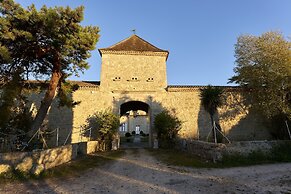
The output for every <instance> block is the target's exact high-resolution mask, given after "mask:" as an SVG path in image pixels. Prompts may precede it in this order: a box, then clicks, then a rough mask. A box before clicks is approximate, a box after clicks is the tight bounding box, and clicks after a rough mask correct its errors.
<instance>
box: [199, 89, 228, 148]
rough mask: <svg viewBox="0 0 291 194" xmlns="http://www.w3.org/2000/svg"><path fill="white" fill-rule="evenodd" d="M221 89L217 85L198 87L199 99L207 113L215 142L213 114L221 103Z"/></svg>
mask: <svg viewBox="0 0 291 194" xmlns="http://www.w3.org/2000/svg"><path fill="white" fill-rule="evenodd" d="M222 94H223V90H222V89H221V88H219V87H214V86H210V85H208V86H207V87H206V88H201V89H200V100H201V104H202V106H203V107H204V109H205V110H206V111H207V112H208V113H209V115H210V119H211V125H212V135H213V136H212V137H213V141H214V142H215V143H216V136H215V125H214V114H215V113H216V112H217V108H218V107H219V106H221V105H222Z"/></svg>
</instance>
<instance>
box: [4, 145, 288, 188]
mask: <svg viewBox="0 0 291 194" xmlns="http://www.w3.org/2000/svg"><path fill="white" fill-rule="evenodd" d="M0 186H1V188H0V193H120V194H121V193H124V194H127V193H209V194H210V193H211V194H212V193H291V163H288V164H274V165H262V166H251V167H239V168H229V169H189V168H181V167H174V166H167V165H165V164H162V163H160V162H158V161H157V160H155V159H154V158H153V157H152V156H150V154H149V153H148V152H147V150H144V149H127V150H126V154H125V155H124V156H123V157H122V158H120V159H118V160H117V161H115V162H113V163H110V164H107V165H105V166H102V167H99V168H94V169H92V170H90V171H88V172H86V173H84V174H82V175H80V176H78V177H72V178H66V179H65V180H64V179H49V180H45V181H31V182H27V183H11V184H6V185H0Z"/></svg>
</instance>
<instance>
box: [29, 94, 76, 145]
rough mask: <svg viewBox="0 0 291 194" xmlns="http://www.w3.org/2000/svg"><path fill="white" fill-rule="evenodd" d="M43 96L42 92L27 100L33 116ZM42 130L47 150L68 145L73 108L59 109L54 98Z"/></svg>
mask: <svg viewBox="0 0 291 194" xmlns="http://www.w3.org/2000/svg"><path fill="white" fill-rule="evenodd" d="M44 94H45V93H44V92H42V93H40V94H39V93H33V94H31V95H30V96H29V98H28V99H29V102H30V104H29V106H30V107H31V108H30V109H31V111H32V112H33V114H34V116H35V115H36V112H37V110H38V108H39V107H40V103H41V100H42V99H43V97H44ZM70 98H72V96H70ZM81 103H82V102H81ZM42 129H43V130H45V131H46V135H45V139H46V141H47V142H46V143H47V145H48V147H49V148H52V147H57V146H62V145H65V144H70V143H71V135H72V134H71V133H72V129H73V108H68V107H59V101H58V99H57V98H55V99H54V101H53V103H52V105H51V107H50V109H49V111H48V115H47V117H46V119H45V120H44V122H43V125H42Z"/></svg>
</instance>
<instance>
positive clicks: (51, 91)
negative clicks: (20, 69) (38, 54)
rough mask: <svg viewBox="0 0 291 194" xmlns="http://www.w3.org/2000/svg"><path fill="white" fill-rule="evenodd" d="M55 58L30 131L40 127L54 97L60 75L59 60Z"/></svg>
mask: <svg viewBox="0 0 291 194" xmlns="http://www.w3.org/2000/svg"><path fill="white" fill-rule="evenodd" d="M55 58H56V59H55V61H54V67H53V71H52V76H51V79H50V82H49V86H48V89H47V91H46V94H45V96H44V98H43V100H42V101H41V105H40V108H39V109H38V111H37V114H36V117H35V119H34V121H33V124H32V127H31V129H32V131H37V130H39V129H40V127H41V125H42V123H43V121H44V119H45V117H46V115H47V112H48V109H49V107H50V106H51V104H52V101H53V99H54V98H55V94H56V90H57V87H58V85H59V81H60V79H61V77H62V72H61V64H60V60H59V58H58V57H55Z"/></svg>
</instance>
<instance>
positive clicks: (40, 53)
mask: <svg viewBox="0 0 291 194" xmlns="http://www.w3.org/2000/svg"><path fill="white" fill-rule="evenodd" d="M83 10H84V7H82V6H81V7H77V8H76V9H71V8H70V7H66V8H63V7H54V8H47V7H46V6H43V7H42V8H41V9H40V10H37V9H36V8H35V6H34V5H31V6H29V7H28V8H27V9H24V8H23V7H21V6H20V5H19V4H17V3H15V2H14V1H13V0H3V1H1V2H0V28H1V31H0V56H1V57H0V81H3V80H4V81H5V80H6V77H9V76H10V75H12V74H14V73H15V72H19V75H20V77H21V78H22V79H28V78H29V77H34V78H36V79H40V78H42V79H43V78H45V79H49V82H48V87H47V91H46V94H45V96H44V98H43V100H42V103H41V106H40V108H39V110H38V112H37V115H36V117H35V119H34V121H33V125H32V130H38V129H39V128H40V126H41V125H42V123H43V120H44V118H45V117H46V115H47V111H48V109H49V107H50V105H51V103H52V101H53V99H54V98H55V94H56V91H57V90H58V91H60V92H59V95H61V97H63V99H64V97H65V96H66V95H64V93H65V91H64V90H63V88H62V85H63V83H65V79H66V78H67V77H68V76H70V75H72V74H75V75H78V73H79V72H80V71H81V72H83V71H84V70H85V69H87V68H88V67H89V66H88V63H87V61H86V59H88V58H89V57H90V53H89V51H91V50H93V49H94V48H95V44H96V43H97V41H98V37H99V35H98V32H99V29H98V27H92V26H81V24H80V22H81V21H82V20H83ZM73 90H74V89H73ZM62 91H63V92H62ZM64 104H71V105H74V103H73V102H71V103H68V102H65V103H64Z"/></svg>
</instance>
